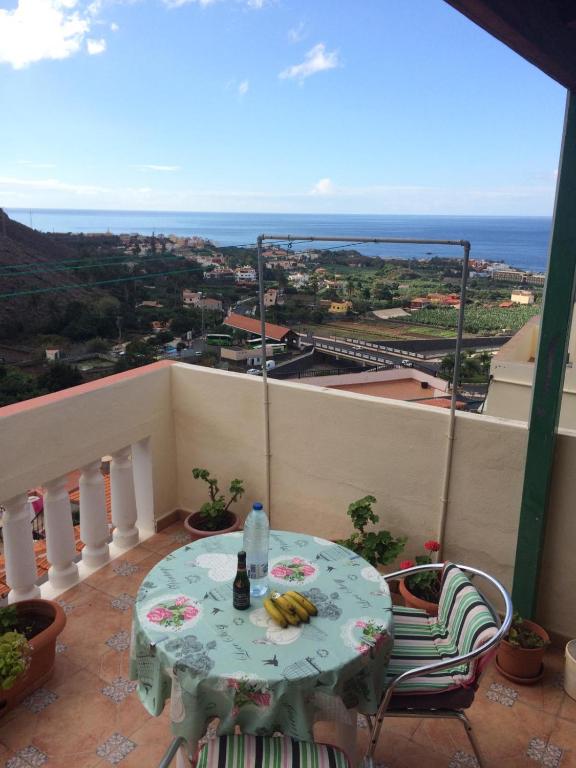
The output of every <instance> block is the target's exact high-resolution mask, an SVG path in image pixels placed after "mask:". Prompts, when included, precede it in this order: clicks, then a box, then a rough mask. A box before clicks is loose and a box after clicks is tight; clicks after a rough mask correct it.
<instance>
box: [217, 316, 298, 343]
mask: <svg viewBox="0 0 576 768" xmlns="http://www.w3.org/2000/svg"><path fill="white" fill-rule="evenodd" d="M224 325H228V326H230V328H237V329H238V330H240V331H247V332H248V333H256V334H258V335H260V331H261V330H262V329H261V327H260V320H255V319H254V318H252V317H244V315H235V314H231V315H228V317H226V318H225V319H224ZM265 327H266V338H267V339H274V341H283V339H284V337H285V336H286V335H287V334H289V333H291V329H290V328H284V326H282V325H274V323H266V326H265Z"/></svg>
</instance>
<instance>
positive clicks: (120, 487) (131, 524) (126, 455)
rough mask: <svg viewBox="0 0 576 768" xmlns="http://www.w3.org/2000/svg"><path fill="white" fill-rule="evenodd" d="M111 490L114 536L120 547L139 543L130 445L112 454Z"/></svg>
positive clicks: (124, 547)
mask: <svg viewBox="0 0 576 768" xmlns="http://www.w3.org/2000/svg"><path fill="white" fill-rule="evenodd" d="M110 490H111V494H112V524H113V525H114V532H113V534H112V538H113V541H114V544H116V545H117V546H118V547H121V548H122V549H127V548H128V547H132V546H134V545H135V544H138V541H139V535H138V528H137V527H136V518H137V511H136V496H135V494H134V474H133V472H132V461H131V458H130V447H129V446H128V447H126V448H122V449H121V450H119V451H116V453H113V454H112V461H111V463H110Z"/></svg>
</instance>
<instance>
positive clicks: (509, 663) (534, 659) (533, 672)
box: [496, 619, 550, 685]
mask: <svg viewBox="0 0 576 768" xmlns="http://www.w3.org/2000/svg"><path fill="white" fill-rule="evenodd" d="M524 624H525V625H526V626H527V627H528V629H529V630H531V631H532V632H535V633H536V634H537V635H539V636H540V637H541V638H542V639H543V640H544V643H545V645H544V646H543V647H542V648H520V647H519V646H517V645H512V644H511V643H509V642H508V640H502V642H501V643H500V645H499V646H498V653H497V654H496V667H497V669H498V671H499V672H500V673H501V674H502V675H504V677H507V678H508V680H512V681H513V682H515V683H520V684H523V685H530V684H532V683H537V682H538V680H540V679H541V678H542V673H543V670H544V665H543V663H542V662H543V659H544V654H545V653H546V647H547V646H548V644H549V643H550V638H549V637H548V633H547V632H546V630H545V629H543V628H542V627H541V626H540V625H539V624H535V623H534V622H533V621H528V619H524Z"/></svg>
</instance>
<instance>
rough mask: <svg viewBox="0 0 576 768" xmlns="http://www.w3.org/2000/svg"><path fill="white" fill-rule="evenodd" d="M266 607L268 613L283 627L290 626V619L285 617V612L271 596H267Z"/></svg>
mask: <svg viewBox="0 0 576 768" xmlns="http://www.w3.org/2000/svg"><path fill="white" fill-rule="evenodd" d="M264 608H265V609H266V613H267V614H268V616H270V618H272V619H274V621H275V622H276V624H279V625H280V626H281V627H282V628H285V627H287V626H288V621H287V620H286V618H285V617H284V614H283V613H282V611H281V610H280V608H279V607H278V606H277V605H276V604H275V603H274V601H273V600H272V599H271V598H270V597H267V598H266V599H265V600H264Z"/></svg>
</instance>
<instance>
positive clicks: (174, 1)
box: [162, 0, 218, 8]
mask: <svg viewBox="0 0 576 768" xmlns="http://www.w3.org/2000/svg"><path fill="white" fill-rule="evenodd" d="M162 2H163V3H164V5H165V6H166V7H167V8H181V7H182V6H183V5H188V4H189V3H198V5H200V6H202V7H203V8H205V7H206V6H208V5H213V4H214V3H216V2H218V0H162Z"/></svg>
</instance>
